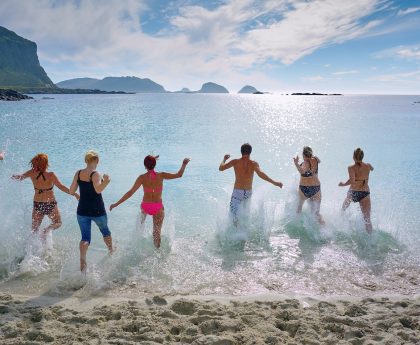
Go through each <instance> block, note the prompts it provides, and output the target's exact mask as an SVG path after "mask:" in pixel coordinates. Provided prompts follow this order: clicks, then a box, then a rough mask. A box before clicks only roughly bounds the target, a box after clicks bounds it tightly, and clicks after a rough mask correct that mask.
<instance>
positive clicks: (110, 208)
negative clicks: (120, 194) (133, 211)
mask: <svg viewBox="0 0 420 345" xmlns="http://www.w3.org/2000/svg"><path fill="white" fill-rule="evenodd" d="M117 206H118V205H117V204H112V205H111V206H109V211H110V212H111V211H112V209H113V208H115V207H117Z"/></svg>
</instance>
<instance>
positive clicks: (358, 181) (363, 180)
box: [349, 162, 373, 192]
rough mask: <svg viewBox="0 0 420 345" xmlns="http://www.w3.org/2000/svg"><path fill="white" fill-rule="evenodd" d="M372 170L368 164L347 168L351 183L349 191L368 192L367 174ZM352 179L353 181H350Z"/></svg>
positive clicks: (358, 164)
mask: <svg viewBox="0 0 420 345" xmlns="http://www.w3.org/2000/svg"><path fill="white" fill-rule="evenodd" d="M372 170H373V168H372V166H371V165H370V164H369V163H363V162H359V163H357V164H353V165H352V166H350V167H349V175H350V179H351V180H352V183H351V184H350V189H351V190H354V191H365V192H368V191H369V183H368V182H369V174H370V172H371V171H372ZM352 177H354V179H352Z"/></svg>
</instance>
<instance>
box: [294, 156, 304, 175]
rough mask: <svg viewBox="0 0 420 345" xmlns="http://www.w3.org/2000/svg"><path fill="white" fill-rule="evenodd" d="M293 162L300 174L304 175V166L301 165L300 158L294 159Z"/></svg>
mask: <svg viewBox="0 0 420 345" xmlns="http://www.w3.org/2000/svg"><path fill="white" fill-rule="evenodd" d="M293 162H294V163H295V167H296V169H297V170H298V171H299V173H300V174H303V173H304V172H305V171H304V170H303V168H302V166H301V165H300V164H299V156H296V157H295V158H293Z"/></svg>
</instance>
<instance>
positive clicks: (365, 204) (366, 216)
mask: <svg viewBox="0 0 420 345" xmlns="http://www.w3.org/2000/svg"><path fill="white" fill-rule="evenodd" d="M359 204H360V209H361V210H362V214H363V220H364V221H365V227H366V231H367V232H368V233H369V234H371V233H372V222H371V220H370V207H371V206H370V196H369V195H368V196H367V197H365V198H363V199H362V200H360V202H359Z"/></svg>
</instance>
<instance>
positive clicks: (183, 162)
mask: <svg viewBox="0 0 420 345" xmlns="http://www.w3.org/2000/svg"><path fill="white" fill-rule="evenodd" d="M189 162H190V159H189V158H184V160H183V161H182V165H187V164H188V163H189Z"/></svg>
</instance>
